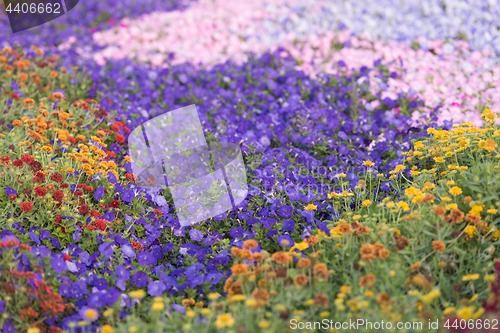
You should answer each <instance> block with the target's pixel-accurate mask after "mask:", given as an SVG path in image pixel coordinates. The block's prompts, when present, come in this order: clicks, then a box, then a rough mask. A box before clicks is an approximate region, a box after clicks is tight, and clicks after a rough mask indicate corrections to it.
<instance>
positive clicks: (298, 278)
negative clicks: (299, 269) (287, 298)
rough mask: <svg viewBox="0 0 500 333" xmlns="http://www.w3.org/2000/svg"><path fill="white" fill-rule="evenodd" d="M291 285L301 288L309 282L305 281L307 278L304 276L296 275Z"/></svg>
mask: <svg viewBox="0 0 500 333" xmlns="http://www.w3.org/2000/svg"><path fill="white" fill-rule="evenodd" d="M293 283H294V284H295V285H296V286H299V287H303V286H305V285H306V284H308V283H309V280H308V279H307V277H306V276H305V275H304V274H300V275H297V276H296V277H295V279H294V280H293Z"/></svg>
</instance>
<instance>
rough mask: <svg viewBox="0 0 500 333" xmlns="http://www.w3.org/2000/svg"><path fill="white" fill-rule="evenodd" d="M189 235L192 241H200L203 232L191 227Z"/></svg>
mask: <svg viewBox="0 0 500 333" xmlns="http://www.w3.org/2000/svg"><path fill="white" fill-rule="evenodd" d="M189 236H191V239H192V240H194V241H198V242H199V241H201V240H202V239H203V234H202V233H201V231H199V230H197V229H191V230H189Z"/></svg>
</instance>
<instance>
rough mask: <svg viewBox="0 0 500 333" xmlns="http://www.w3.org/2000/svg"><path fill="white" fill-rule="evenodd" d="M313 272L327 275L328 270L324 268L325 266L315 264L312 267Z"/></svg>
mask: <svg viewBox="0 0 500 333" xmlns="http://www.w3.org/2000/svg"><path fill="white" fill-rule="evenodd" d="M313 270H314V271H315V272H316V273H327V272H328V268H327V267H326V265H325V264H316V265H314V268H313Z"/></svg>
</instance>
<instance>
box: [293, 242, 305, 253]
mask: <svg viewBox="0 0 500 333" xmlns="http://www.w3.org/2000/svg"><path fill="white" fill-rule="evenodd" d="M294 248H295V249H297V250H299V251H304V250H305V249H307V248H309V244H308V243H306V242H300V243H295V246H294V247H293V248H292V249H294Z"/></svg>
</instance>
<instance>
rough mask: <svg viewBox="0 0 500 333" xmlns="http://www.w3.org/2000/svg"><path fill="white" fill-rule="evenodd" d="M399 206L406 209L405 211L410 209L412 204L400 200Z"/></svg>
mask: <svg viewBox="0 0 500 333" xmlns="http://www.w3.org/2000/svg"><path fill="white" fill-rule="evenodd" d="M398 207H399V208H401V209H402V210H404V211H405V212H407V211H409V210H410V206H409V205H408V204H407V203H406V202H404V201H400V202H398Z"/></svg>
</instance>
